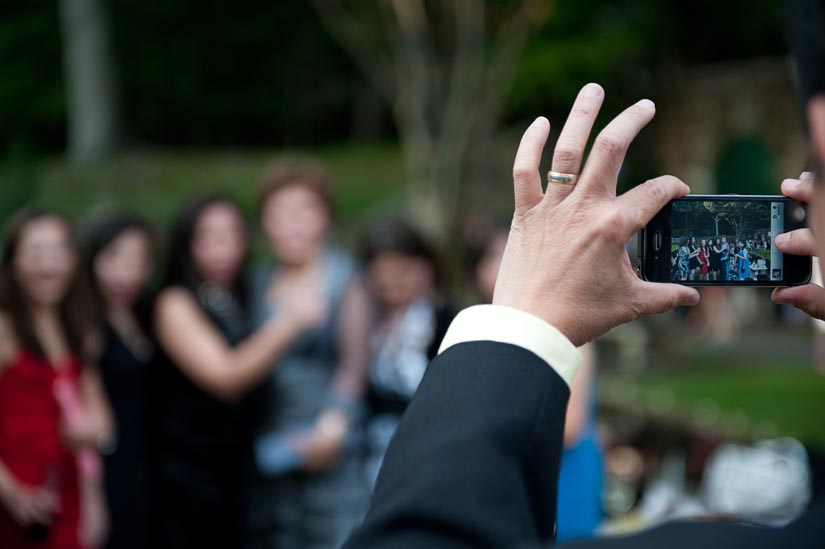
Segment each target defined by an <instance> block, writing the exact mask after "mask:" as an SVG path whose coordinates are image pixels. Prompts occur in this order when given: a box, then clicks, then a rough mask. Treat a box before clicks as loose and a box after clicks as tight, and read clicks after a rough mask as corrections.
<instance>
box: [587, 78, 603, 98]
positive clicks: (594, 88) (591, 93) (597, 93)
mask: <svg viewBox="0 0 825 549" xmlns="http://www.w3.org/2000/svg"><path fill="white" fill-rule="evenodd" d="M602 91H603V90H602V87H601V86H599V85H598V84H594V83H593V82H591V83H590V84H588V85H586V86H585V87H584V88H582V95H583V96H584V97H592V98H596V97H601V96H602Z"/></svg>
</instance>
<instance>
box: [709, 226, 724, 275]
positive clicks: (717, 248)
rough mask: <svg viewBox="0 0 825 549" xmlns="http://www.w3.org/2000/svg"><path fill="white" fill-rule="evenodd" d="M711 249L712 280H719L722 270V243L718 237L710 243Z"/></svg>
mask: <svg viewBox="0 0 825 549" xmlns="http://www.w3.org/2000/svg"><path fill="white" fill-rule="evenodd" d="M708 246H709V247H710V274H711V275H712V277H711V280H719V272H720V271H721V270H722V241H721V240H720V239H719V237H718V236H717V237H716V238H715V239H710V240H709V241H708Z"/></svg>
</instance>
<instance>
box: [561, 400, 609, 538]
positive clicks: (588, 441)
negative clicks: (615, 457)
mask: <svg viewBox="0 0 825 549" xmlns="http://www.w3.org/2000/svg"><path fill="white" fill-rule="evenodd" d="M594 393H595V391H594ZM594 396H595V395H594ZM593 401H594V406H593V409H592V411H591V414H590V417H589V418H588V424H587V427H586V428H585V432H584V435H583V436H582V438H581V440H580V441H579V442H578V444H576V445H575V446H573V447H572V448H565V450H564V452H563V453H562V456H561V468H560V471H559V491H558V502H557V503H558V505H557V506H556V528H557V530H556V542H557V543H564V542H567V541H571V540H575V539H581V538H588V537H591V536H593V533H594V532H595V531H596V528H597V527H598V526H599V523H601V520H602V516H603V511H602V488H603V483H604V467H603V463H602V451H601V448H600V447H599V442H598V439H597V437H596V422H595V419H594V417H595V401H596V399H595V398H593Z"/></svg>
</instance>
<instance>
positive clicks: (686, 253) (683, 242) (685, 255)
mask: <svg viewBox="0 0 825 549" xmlns="http://www.w3.org/2000/svg"><path fill="white" fill-rule="evenodd" d="M689 243H690V239H689V238H688V237H686V236H683V237H682V238H680V239H679V249H678V250H677V252H676V266H677V267H678V270H677V272H676V276H677V279H676V280H687V279H688V275H689V273H690V254H691V251H690V247H689V246H688V244H689Z"/></svg>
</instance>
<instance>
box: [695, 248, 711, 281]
mask: <svg viewBox="0 0 825 549" xmlns="http://www.w3.org/2000/svg"><path fill="white" fill-rule="evenodd" d="M697 257H698V258H699V280H707V279H708V269H709V268H710V248H709V247H708V241H707V240H705V239H704V238H703V239H702V243H701V245H700V246H699V255H698V256H697Z"/></svg>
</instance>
